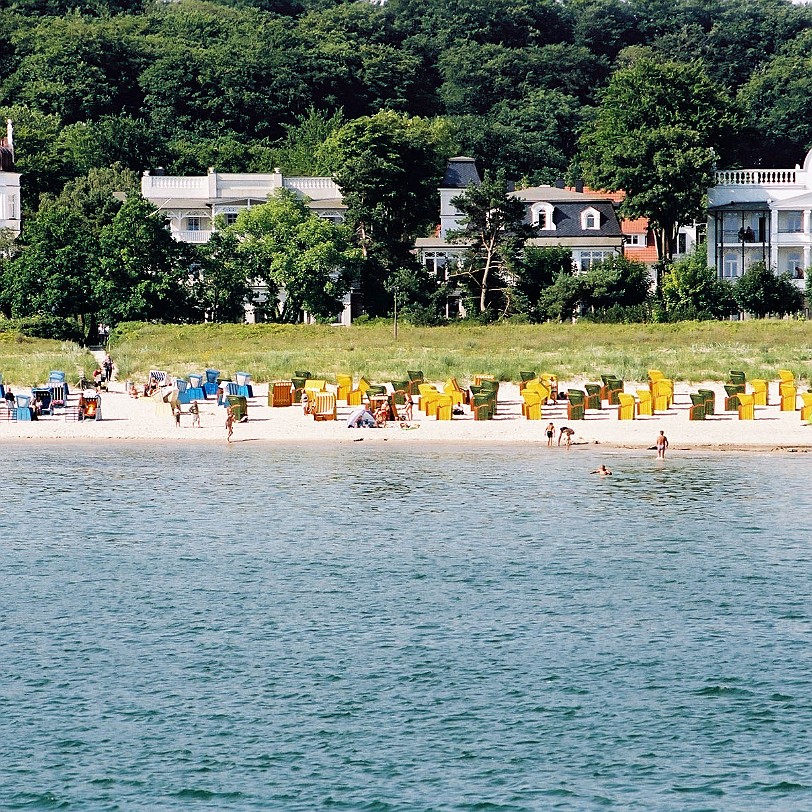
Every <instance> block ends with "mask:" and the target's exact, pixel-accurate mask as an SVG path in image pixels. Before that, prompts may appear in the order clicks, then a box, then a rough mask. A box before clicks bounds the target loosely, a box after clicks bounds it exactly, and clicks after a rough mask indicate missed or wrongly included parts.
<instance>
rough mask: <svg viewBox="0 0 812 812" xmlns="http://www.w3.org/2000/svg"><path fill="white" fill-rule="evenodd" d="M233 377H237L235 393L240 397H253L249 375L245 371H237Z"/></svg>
mask: <svg viewBox="0 0 812 812" xmlns="http://www.w3.org/2000/svg"><path fill="white" fill-rule="evenodd" d="M234 377H235V378H236V379H237V387H238V388H239V391H238V392H237V394H238V395H239V396H240V397H241V398H252V397H254V389H253V387H252V386H251V376H250V375H249V374H248V373H247V372H238V373H236V375H235V376H234Z"/></svg>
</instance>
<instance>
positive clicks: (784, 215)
mask: <svg viewBox="0 0 812 812" xmlns="http://www.w3.org/2000/svg"><path fill="white" fill-rule="evenodd" d="M778 230H779V231H781V232H782V233H784V234H800V233H801V232H802V231H803V230H804V213H803V212H802V211H780V212H778Z"/></svg>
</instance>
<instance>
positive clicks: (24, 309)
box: [4, 204, 99, 335]
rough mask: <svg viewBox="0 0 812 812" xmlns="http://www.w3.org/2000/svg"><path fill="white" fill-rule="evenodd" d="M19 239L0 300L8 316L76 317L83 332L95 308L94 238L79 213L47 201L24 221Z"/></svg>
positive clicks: (95, 259)
mask: <svg viewBox="0 0 812 812" xmlns="http://www.w3.org/2000/svg"><path fill="white" fill-rule="evenodd" d="M22 242H23V249H22V252H21V253H20V255H19V256H18V257H17V258H16V259H14V260H12V261H11V262H10V263H9V264H8V267H7V269H6V270H7V272H6V274H5V284H4V287H5V290H4V298H5V299H6V300H7V302H8V304H9V305H10V310H11V314H12V315H13V316H32V315H37V314H41V315H47V316H61V317H63V318H72V319H76V320H77V321H78V322H79V324H80V326H81V327H82V331H83V333H84V334H85V335H87V334H88V332H89V331H90V329H91V328H92V326H93V325H94V324H95V313H96V309H97V303H96V298H95V295H94V290H93V285H94V281H95V279H96V271H97V267H98V251H99V245H98V239H97V236H96V235H94V234H93V232H92V229H91V228H90V227H89V226H88V224H87V223H86V222H85V220H84V218H82V217H81V215H80V214H78V213H77V212H75V211H73V210H72V209H70V208H67V207H65V206H62V205H54V204H50V205H45V206H43V207H42V208H41V209H40V211H39V212H38V213H37V215H36V217H34V218H32V219H30V220H29V221H28V222H27V223H26V225H25V227H24V229H23V234H22Z"/></svg>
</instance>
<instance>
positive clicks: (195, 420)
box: [189, 400, 200, 428]
mask: <svg viewBox="0 0 812 812" xmlns="http://www.w3.org/2000/svg"><path fill="white" fill-rule="evenodd" d="M189 414H190V415H192V428H195V426H197V428H200V407H199V406H198V405H197V401H196V400H193V401H192V405H191V406H190V407H189Z"/></svg>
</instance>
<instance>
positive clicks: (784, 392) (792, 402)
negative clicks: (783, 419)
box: [778, 381, 798, 412]
mask: <svg viewBox="0 0 812 812" xmlns="http://www.w3.org/2000/svg"><path fill="white" fill-rule="evenodd" d="M778 393H779V395H780V396H781V411H782V412H794V411H795V407H796V400H797V397H798V388H797V387H796V386H795V384H794V383H789V382H783V381H782V382H781V383H779V384H778Z"/></svg>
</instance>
